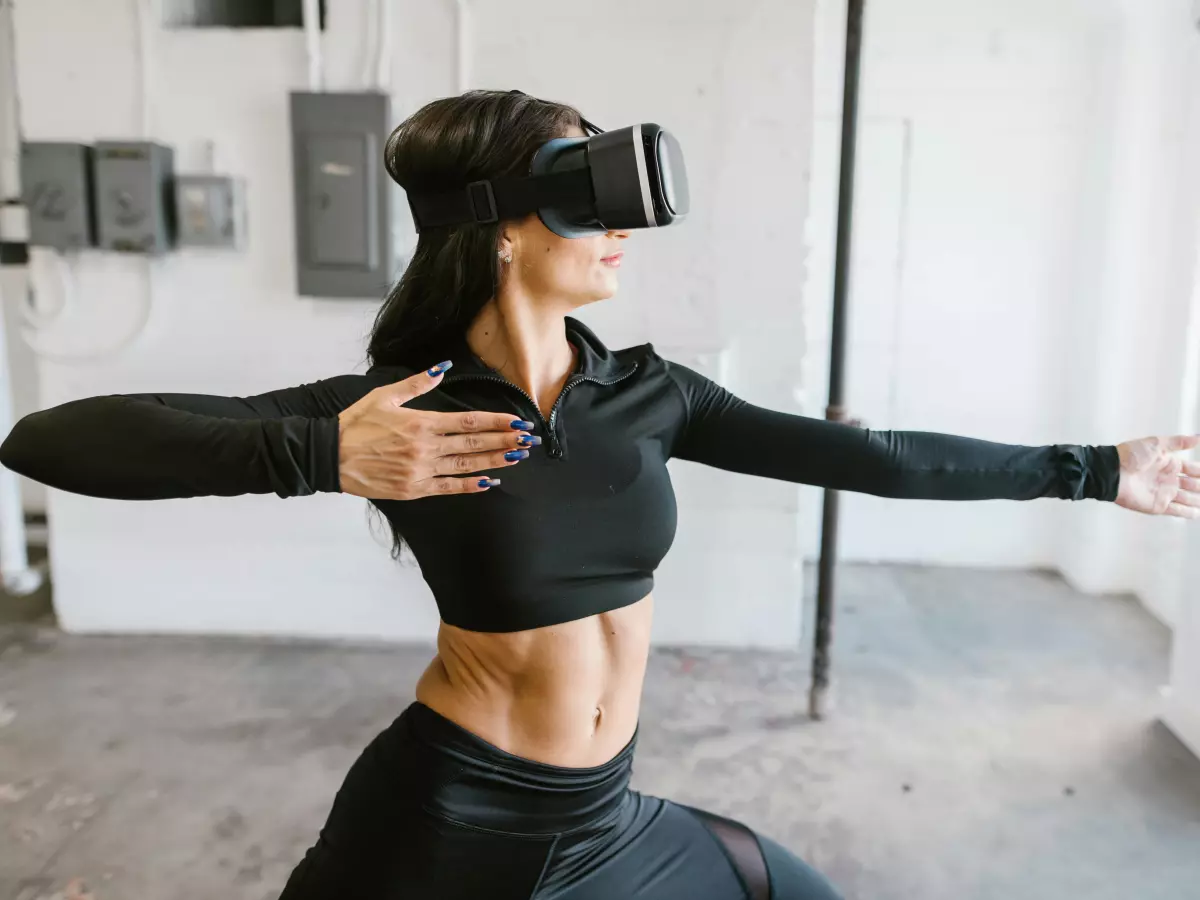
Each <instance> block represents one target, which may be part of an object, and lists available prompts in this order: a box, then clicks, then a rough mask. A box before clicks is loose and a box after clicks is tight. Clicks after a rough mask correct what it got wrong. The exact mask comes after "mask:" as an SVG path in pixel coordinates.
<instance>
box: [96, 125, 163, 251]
mask: <svg viewBox="0 0 1200 900" xmlns="http://www.w3.org/2000/svg"><path fill="white" fill-rule="evenodd" d="M93 152H94V154H95V171H96V230H97V235H98V237H99V243H100V247H101V248H102V249H105V250H116V251H118V252H122V253H165V252H166V251H167V250H169V249H170V248H171V244H172V243H173V242H174V236H175V192H174V190H173V187H172V183H171V181H172V174H173V173H172V169H173V166H174V153H173V152H172V151H171V148H170V147H164V146H162V145H161V144H152V143H148V142H145V141H100V142H98V143H97V144H96V146H95V149H94V151H93Z"/></svg>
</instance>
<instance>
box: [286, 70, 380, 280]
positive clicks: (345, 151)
mask: <svg viewBox="0 0 1200 900" xmlns="http://www.w3.org/2000/svg"><path fill="white" fill-rule="evenodd" d="M291 97H292V102H291V116H292V158H293V170H294V178H295V188H296V265H297V289H298V291H299V293H300V294H301V295H303V296H306V297H362V298H378V297H380V296H381V295H382V294H383V293H384V291H385V290H386V289H387V285H388V282H389V280H390V278H391V276H392V267H393V255H392V239H391V238H392V234H391V220H392V209H391V207H392V204H391V193H392V191H391V181H390V179H389V178H388V176H387V172H386V171H385V169H384V166H383V147H384V144H385V143H386V141H387V138H388V135H389V133H390V132H391V104H390V102H389V99H388V96H387V95H386V94H382V93H354V94H336V93H320V94H309V93H293V94H292V95H291Z"/></svg>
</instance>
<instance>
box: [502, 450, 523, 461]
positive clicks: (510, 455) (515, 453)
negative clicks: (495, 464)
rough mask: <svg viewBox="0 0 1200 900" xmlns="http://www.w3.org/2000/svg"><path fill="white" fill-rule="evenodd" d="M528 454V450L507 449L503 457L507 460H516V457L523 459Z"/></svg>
mask: <svg viewBox="0 0 1200 900" xmlns="http://www.w3.org/2000/svg"><path fill="white" fill-rule="evenodd" d="M528 455H529V451H528V450H509V451H508V452H507V453H505V454H504V458H505V459H507V460H508V461H509V462H516V461H517V460H518V459H524V458H525V457H527V456H528Z"/></svg>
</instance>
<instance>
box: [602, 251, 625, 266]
mask: <svg viewBox="0 0 1200 900" xmlns="http://www.w3.org/2000/svg"><path fill="white" fill-rule="evenodd" d="M624 256H625V254H624V253H614V254H613V255H612V256H606V257H604V258H603V259H602V260H600V265H602V266H610V267H612V268H614V269H617V268H620V266H621V260H622V258H624Z"/></svg>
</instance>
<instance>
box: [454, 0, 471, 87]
mask: <svg viewBox="0 0 1200 900" xmlns="http://www.w3.org/2000/svg"><path fill="white" fill-rule="evenodd" d="M455 7H456V10H457V16H456V17H455V24H456V29H455V30H456V35H457V38H458V48H457V57H456V61H457V63H458V72H457V81H458V93H460V94H462V93H464V92H465V91H466V90H467V86H468V85H469V84H470V83H471V8H470V6H468V5H467V0H455Z"/></svg>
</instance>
